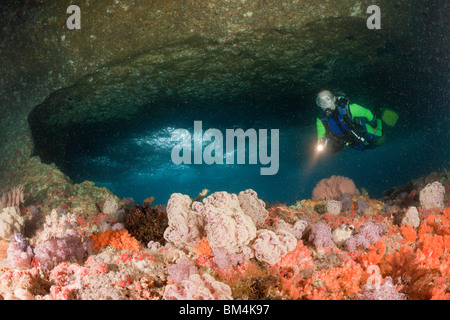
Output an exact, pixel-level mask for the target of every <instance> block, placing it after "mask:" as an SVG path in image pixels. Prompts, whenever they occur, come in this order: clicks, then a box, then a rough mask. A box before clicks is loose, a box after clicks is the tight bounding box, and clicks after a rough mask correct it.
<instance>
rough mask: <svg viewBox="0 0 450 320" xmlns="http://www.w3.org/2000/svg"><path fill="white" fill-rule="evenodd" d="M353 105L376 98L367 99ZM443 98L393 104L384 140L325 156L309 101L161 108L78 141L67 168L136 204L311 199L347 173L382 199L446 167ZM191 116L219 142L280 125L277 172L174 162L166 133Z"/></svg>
mask: <svg viewBox="0 0 450 320" xmlns="http://www.w3.org/2000/svg"><path fill="white" fill-rule="evenodd" d="M354 102H356V103H359V104H361V105H374V104H375V103H376V102H375V99H374V100H373V101H371V99H370V97H369V98H367V97H366V98H365V99H361V101H358V100H354ZM425 103H430V102H429V100H426V101H425V100H424V101H423V102H421V105H423V104H425ZM440 103H441V105H439V106H437V105H436V104H435V105H433V106H429V107H427V108H423V109H420V108H413V107H411V108H404V109H402V108H401V107H405V103H404V101H403V103H402V105H400V103H399V104H398V105H395V106H394V107H395V109H397V111H399V113H400V118H399V121H398V122H397V125H396V126H395V127H394V128H389V127H386V126H385V132H386V135H387V138H386V142H385V143H384V144H383V145H382V146H380V147H378V148H375V149H373V150H366V151H363V152H361V151H356V150H352V149H345V150H343V151H341V152H339V153H337V154H327V155H322V156H317V154H316V152H315V151H314V143H315V134H316V132H315V117H316V113H317V114H318V113H319V111H320V110H319V108H318V107H316V106H315V104H314V101H313V99H311V101H310V103H309V104H307V103H305V105H304V106H300V107H299V106H295V107H292V109H283V110H282V111H280V109H277V107H276V106H272V107H270V108H268V107H255V106H251V107H243V106H239V105H234V106H217V107H216V109H215V110H214V111H205V112H194V111H192V112H190V106H189V105H183V106H176V105H174V106H172V107H171V106H165V111H164V112H163V113H161V114H157V113H154V114H149V115H147V116H143V118H142V119H140V120H139V121H136V122H135V123H133V124H129V125H123V126H117V127H116V128H115V129H113V130H111V131H110V132H109V133H108V134H105V135H103V136H102V137H98V136H95V137H94V136H93V137H90V138H88V139H83V140H80V142H79V143H77V144H76V145H74V146H72V148H71V149H70V151H69V159H70V163H69V166H68V167H67V168H66V172H67V173H68V175H69V176H70V177H71V178H72V179H73V180H74V181H75V182H82V181H84V180H91V181H94V182H95V183H96V185H98V186H102V187H107V188H108V189H110V190H111V191H112V192H113V193H115V194H116V195H117V196H119V197H132V198H134V199H135V201H136V202H138V203H141V202H142V201H143V199H145V198H148V197H150V196H154V197H155V203H159V204H165V203H167V200H168V199H169V197H170V195H171V194H172V193H174V192H180V193H183V194H187V195H189V196H191V197H192V198H194V197H196V196H197V195H198V193H199V192H201V191H202V189H204V188H207V189H209V190H210V191H211V192H215V191H228V192H233V193H238V192H239V191H241V190H245V189H247V188H252V189H254V190H255V191H256V192H257V193H258V195H259V198H261V199H263V200H265V201H269V202H275V201H281V202H285V203H286V204H293V203H295V202H296V201H297V200H301V199H309V198H311V192H312V190H313V188H314V186H315V185H316V184H317V182H318V181H319V180H321V179H323V178H328V177H330V176H331V175H341V176H345V177H348V178H351V179H353V181H354V182H355V184H356V186H357V188H360V189H361V188H365V189H366V190H367V191H368V193H369V196H370V197H371V198H380V197H382V195H383V192H385V191H387V190H388V189H390V188H391V187H395V186H400V185H402V184H405V183H407V182H408V181H410V180H411V179H416V178H419V177H421V176H425V175H428V174H429V173H430V172H432V171H439V170H442V169H444V168H448V165H449V151H450V143H449V141H450V140H449V130H448V126H449V121H448V120H449V118H448V115H447V114H446V113H443V112H441V111H442V110H448V104H444V102H443V101H440ZM445 103H447V102H446V101H445ZM197 107H198V106H195V107H194V106H192V110H198V109H199V108H197ZM418 110H422V111H421V112H418ZM306 111H307V112H306ZM195 120H200V121H202V126H203V131H205V130H207V129H209V128H216V129H218V130H219V131H221V132H222V133H223V137H224V143H225V130H226V129H237V128H241V129H243V130H244V131H245V130H247V129H250V128H253V129H256V130H258V129H268V131H269V137H270V129H279V170H278V172H277V174H275V175H266V176H264V175H261V173H260V169H261V167H267V166H268V165H262V164H261V163H260V162H259V161H258V163H257V164H248V155H247V158H246V164H234V165H229V164H212V165H206V164H179V165H176V164H174V163H173V162H172V160H171V152H172V149H173V147H174V146H175V145H177V144H178V142H177V141H171V134H172V132H173V131H174V130H176V129H180V128H184V129H187V130H188V131H189V132H190V133H191V135H193V133H194V131H193V130H194V129H193V126H194V121H195ZM206 145H207V143H205V144H204V147H205V146H206ZM224 148H225V146H224ZM269 151H270V146H269Z"/></svg>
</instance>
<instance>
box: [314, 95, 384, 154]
mask: <svg viewBox="0 0 450 320" xmlns="http://www.w3.org/2000/svg"><path fill="white" fill-rule="evenodd" d="M336 108H338V109H339V108H340V107H338V106H336ZM348 109H349V110H350V118H351V120H352V122H354V123H359V124H360V125H361V128H362V132H363V135H364V138H365V140H366V142H365V145H368V144H369V142H367V141H375V140H378V139H380V138H382V136H383V133H382V121H381V119H376V118H375V116H374V115H373V113H372V112H371V111H370V110H369V109H367V108H364V107H362V106H360V105H358V104H356V103H351V104H350V105H349V106H348ZM335 114H336V119H334V120H333V121H334V122H333V123H338V122H339V119H340V118H343V119H344V122H345V117H342V116H340V115H339V112H336V113H335ZM328 120H329V118H327V117H324V116H320V117H318V118H317V120H316V127H317V138H318V139H322V138H325V136H326V135H327V128H326V127H325V125H324V121H328ZM374 120H376V124H377V125H376V126H373V125H371V124H369V123H372V122H373V121H374ZM331 122H332V121H328V123H329V125H328V127H329V128H330V131H333V132H329V133H330V134H332V135H333V136H334V137H335V138H336V137H337V138H338V139H339V136H340V135H342V137H344V136H345V132H336V131H335V130H333V128H336V130H339V129H337V126H332V125H331V124H332V123H331ZM347 122H348V120H347ZM341 131H342V130H341ZM380 142H381V141H380ZM344 143H345V144H346V145H350V146H352V147H354V148H355V147H356V145H353V144H352V143H349V142H346V141H344ZM355 149H361V146H357V148H355ZM361 150H362V149H361Z"/></svg>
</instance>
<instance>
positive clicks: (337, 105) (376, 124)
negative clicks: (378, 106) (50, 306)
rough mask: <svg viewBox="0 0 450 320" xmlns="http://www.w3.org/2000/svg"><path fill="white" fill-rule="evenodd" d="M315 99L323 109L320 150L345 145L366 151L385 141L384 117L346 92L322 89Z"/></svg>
mask: <svg viewBox="0 0 450 320" xmlns="http://www.w3.org/2000/svg"><path fill="white" fill-rule="evenodd" d="M316 103H317V105H318V106H319V107H320V108H321V109H322V113H321V114H320V115H319V117H318V118H317V119H316V127H317V140H318V141H317V142H318V143H317V150H318V151H322V150H324V149H325V148H330V149H331V151H333V152H338V151H340V150H342V149H343V148H344V147H346V146H349V147H351V148H353V149H356V150H360V151H363V150H366V149H372V148H374V147H376V146H378V145H380V144H382V143H383V142H384V135H383V131H382V121H381V119H377V117H376V116H375V115H374V114H373V113H372V112H371V111H370V110H369V109H367V108H364V107H362V106H360V105H358V104H355V103H351V102H350V100H349V99H348V98H347V97H346V96H345V94H344V93H342V92H339V91H337V92H335V93H332V92H331V91H328V90H323V91H320V92H319V93H318V94H317V98H316Z"/></svg>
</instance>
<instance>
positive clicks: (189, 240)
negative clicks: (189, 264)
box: [164, 193, 203, 248]
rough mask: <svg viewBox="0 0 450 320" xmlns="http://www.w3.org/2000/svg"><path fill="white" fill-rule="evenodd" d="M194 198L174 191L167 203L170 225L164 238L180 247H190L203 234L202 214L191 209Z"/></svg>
mask: <svg viewBox="0 0 450 320" xmlns="http://www.w3.org/2000/svg"><path fill="white" fill-rule="evenodd" d="M191 204H192V200H191V198H189V196H187V195H183V194H181V193H174V194H172V196H171V197H170V199H169V202H168V203H167V218H168V220H169V226H168V227H167V229H166V230H165V231H164V239H166V240H167V241H168V242H171V243H173V244H174V245H175V246H177V247H179V248H190V247H192V246H193V245H194V244H195V243H197V242H198V241H199V240H200V238H201V236H202V225H203V223H202V216H201V214H200V213H198V212H196V211H193V210H191Z"/></svg>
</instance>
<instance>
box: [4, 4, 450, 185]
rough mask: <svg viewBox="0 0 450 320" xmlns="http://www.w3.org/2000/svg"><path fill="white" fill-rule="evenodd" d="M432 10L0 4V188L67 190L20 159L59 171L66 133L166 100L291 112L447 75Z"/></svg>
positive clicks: (441, 17)
mask: <svg viewBox="0 0 450 320" xmlns="http://www.w3.org/2000/svg"><path fill="white" fill-rule="evenodd" d="M444 2H445V1H442V2H441V1H436V2H433V4H431V3H429V1H410V0H398V1H391V0H389V1H388V0H386V1H382V0H380V1H369V0H367V1H351V0H328V1H320V2H318V1H315V0H285V1H270V0H254V1H250V0H228V1H227V0H221V1H200V0H191V1H189V0H184V1H182V0H176V1H167V0H154V1H137V0H105V1H93V0H84V1H77V3H74V2H73V1H44V0H43V1H30V0H29V1H21V5H17V4H15V3H14V2H8V3H3V4H0V10H1V19H2V27H1V29H0V51H1V65H0V74H1V75H2V76H1V78H0V108H1V113H0V123H1V125H0V154H1V159H0V179H1V180H0V181H1V183H0V192H3V191H5V190H7V189H9V188H10V187H12V186H14V185H17V184H29V185H36V184H39V183H41V184H43V183H44V182H43V181H44V180H45V179H44V178H43V176H42V172H46V173H47V175H49V174H50V175H52V174H53V175H55V172H56V175H58V176H59V177H61V179H63V180H67V181H69V182H70V180H69V179H68V178H67V177H64V176H63V175H61V174H60V172H59V171H58V169H57V168H56V167H54V166H49V165H46V164H44V163H41V162H40V160H39V159H37V158H33V159H30V156H31V155H32V153H33V150H34V141H33V140H35V141H36V144H37V146H38V147H39V148H38V149H39V150H41V152H40V154H39V155H40V157H41V158H42V160H43V162H45V163H51V162H55V163H57V164H58V163H59V164H60V163H61V161H63V158H64V145H65V143H66V141H67V139H68V137H69V138H70V134H71V132H73V130H75V129H76V128H79V127H80V126H103V125H105V124H107V123H111V122H113V121H118V122H120V121H126V120H132V119H133V117H137V116H139V114H140V113H142V112H145V111H146V110H149V109H154V108H158V107H160V106H161V105H163V104H164V103H166V102H167V101H170V102H173V103H184V102H187V101H195V102H198V105H202V106H203V107H204V108H214V103H215V102H216V101H221V102H230V103H234V104H238V105H242V107H245V106H246V104H248V103H249V101H252V102H253V103H258V104H263V105H267V104H270V103H272V102H274V101H277V102H279V101H280V100H286V103H301V101H302V99H304V98H305V97H310V95H312V94H313V92H314V91H315V90H316V89H317V88H318V87H322V86H323V85H326V84H328V83H331V82H332V81H333V80H334V81H336V80H339V81H341V82H345V81H364V80H365V79H366V81H370V79H371V78H373V77H374V76H377V75H380V74H385V73H392V72H393V71H395V73H396V74H397V75H401V74H407V73H409V74H410V72H411V70H414V72H415V76H417V77H419V75H421V74H430V75H433V74H435V72H436V70H438V69H439V68H440V67H442V66H444V65H446V63H445V61H443V59H442V57H445V52H446V51H445V49H446V43H444V42H443V41H442V40H443V38H442V35H443V34H445V31H443V30H445V27H444V26H445V24H446V21H447V18H448V17H446V14H445V12H446V11H445V10H443V8H444V7H445V6H447V5H446V4H444ZM71 4H77V5H78V6H79V7H80V9H81V29H79V30H69V29H68V28H67V27H66V20H67V18H68V17H69V14H67V13H66V9H67V7H68V6H69V5H71ZM372 4H377V5H378V6H379V7H380V8H381V10H382V29H381V30H369V29H367V27H366V19H367V18H368V16H369V14H367V13H366V9H367V7H368V6H369V5H372ZM447 11H448V10H447ZM392 46H394V48H395V50H392V49H391V48H392ZM280 88H282V89H281V90H280ZM441 90H445V88H441ZM267 92H270V93H271V94H270V95H268V94H267ZM295 101H297V102H295ZM29 124H30V125H29ZM30 126H31V129H30ZM38 175H40V176H41V177H42V178H41V179H36V176H38ZM45 187H48V184H46V186H45Z"/></svg>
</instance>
